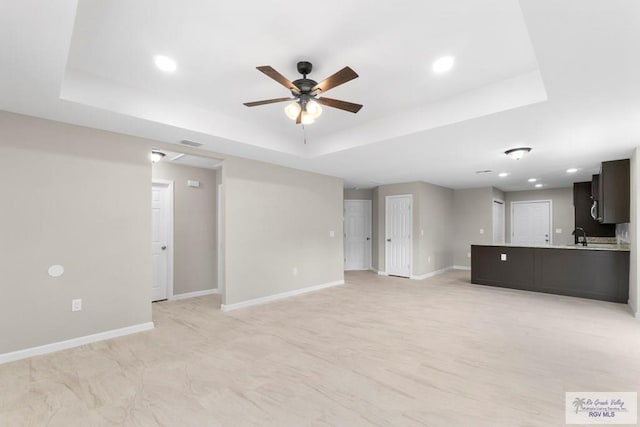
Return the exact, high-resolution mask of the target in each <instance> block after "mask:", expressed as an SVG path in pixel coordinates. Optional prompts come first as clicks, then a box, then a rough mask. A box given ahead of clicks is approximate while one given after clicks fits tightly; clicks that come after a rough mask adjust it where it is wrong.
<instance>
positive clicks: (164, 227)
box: [151, 182, 171, 301]
mask: <svg viewBox="0 0 640 427" xmlns="http://www.w3.org/2000/svg"><path fill="white" fill-rule="evenodd" d="M170 190H171V186H170V184H164V183H157V182H154V183H153V184H152V185H151V254H152V268H153V273H152V279H151V301H159V300H164V299H167V298H168V296H169V290H168V288H169V251H168V249H169V248H168V246H169V237H170V235H169V231H170V222H169V220H170V217H171V215H170V211H169V209H170V203H169V202H170Z"/></svg>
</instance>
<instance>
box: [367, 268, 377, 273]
mask: <svg viewBox="0 0 640 427" xmlns="http://www.w3.org/2000/svg"><path fill="white" fill-rule="evenodd" d="M369 271H373V272H374V273H378V270H376V269H375V268H373V267H372V268H370V269H369Z"/></svg>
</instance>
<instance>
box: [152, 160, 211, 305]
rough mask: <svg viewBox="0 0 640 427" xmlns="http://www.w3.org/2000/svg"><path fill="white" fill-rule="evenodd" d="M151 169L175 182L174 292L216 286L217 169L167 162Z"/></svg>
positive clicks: (176, 293)
mask: <svg viewBox="0 0 640 427" xmlns="http://www.w3.org/2000/svg"><path fill="white" fill-rule="evenodd" d="M152 169H153V172H152V176H153V178H154V179H165V180H169V181H173V182H174V231H173V234H174V269H173V270H174V274H173V282H174V283H173V294H174V295H179V294H184V293H189V292H196V291H203V290H207V289H213V288H216V287H217V286H218V285H217V281H218V279H217V269H218V268H217V250H216V247H217V236H216V221H217V213H216V209H217V200H216V199H217V193H218V191H217V180H216V170H212V169H202V168H195V167H189V166H183V165H175V164H170V163H166V162H159V163H156V164H154V165H153V168H152ZM187 180H195V181H199V182H200V187H197V188H195V187H188V186H187Z"/></svg>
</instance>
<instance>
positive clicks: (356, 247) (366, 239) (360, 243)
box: [344, 200, 371, 270]
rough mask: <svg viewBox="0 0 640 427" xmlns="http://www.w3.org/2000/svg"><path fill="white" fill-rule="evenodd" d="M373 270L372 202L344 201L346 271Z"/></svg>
mask: <svg viewBox="0 0 640 427" xmlns="http://www.w3.org/2000/svg"><path fill="white" fill-rule="evenodd" d="M369 268H371V200H345V201H344V269H345V270H368V269H369Z"/></svg>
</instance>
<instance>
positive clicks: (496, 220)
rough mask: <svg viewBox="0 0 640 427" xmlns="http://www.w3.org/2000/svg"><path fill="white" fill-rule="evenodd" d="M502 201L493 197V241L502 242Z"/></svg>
mask: <svg viewBox="0 0 640 427" xmlns="http://www.w3.org/2000/svg"><path fill="white" fill-rule="evenodd" d="M504 214H505V212H504V201H503V200H498V199H493V243H504V235H505V232H504V226H505V224H504Z"/></svg>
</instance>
